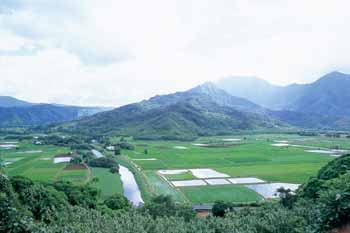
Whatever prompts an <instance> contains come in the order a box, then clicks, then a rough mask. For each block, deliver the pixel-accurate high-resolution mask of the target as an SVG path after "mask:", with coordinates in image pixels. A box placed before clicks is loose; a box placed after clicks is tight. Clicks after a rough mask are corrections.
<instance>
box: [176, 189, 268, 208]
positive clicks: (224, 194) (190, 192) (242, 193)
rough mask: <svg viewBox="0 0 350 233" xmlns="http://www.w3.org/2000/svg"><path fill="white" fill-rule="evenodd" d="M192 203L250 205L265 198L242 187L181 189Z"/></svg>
mask: <svg viewBox="0 0 350 233" xmlns="http://www.w3.org/2000/svg"><path fill="white" fill-rule="evenodd" d="M181 190H182V191H183V192H184V194H185V195H186V196H187V197H188V198H189V199H190V201H191V202H192V203H201V204H203V203H213V202H215V201H217V200H222V201H229V202H240V203H249V202H256V201H260V200H262V199H263V198H262V197H261V196H260V195H259V194H257V193H256V192H254V191H252V190H250V189H247V188H246V187H244V186H241V185H218V186H203V187H185V188H181Z"/></svg>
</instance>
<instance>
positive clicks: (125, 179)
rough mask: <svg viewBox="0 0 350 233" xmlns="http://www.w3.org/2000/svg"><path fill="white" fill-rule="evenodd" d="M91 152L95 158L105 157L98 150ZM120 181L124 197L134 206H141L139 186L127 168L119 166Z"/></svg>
mask: <svg viewBox="0 0 350 233" xmlns="http://www.w3.org/2000/svg"><path fill="white" fill-rule="evenodd" d="M91 152H92V153H93V154H94V155H95V156H96V158H102V157H105V156H104V155H103V154H102V153H101V152H99V151H98V150H91ZM119 174H120V179H121V180H122V183H123V189H124V196H125V197H126V198H127V199H128V200H129V201H130V202H131V203H132V204H133V205H134V206H139V205H140V204H143V203H144V202H143V199H142V197H141V192H140V189H139V186H138V185H137V183H136V180H135V177H134V175H133V174H132V172H131V171H129V169H128V168H126V167H124V166H121V165H120V166H119Z"/></svg>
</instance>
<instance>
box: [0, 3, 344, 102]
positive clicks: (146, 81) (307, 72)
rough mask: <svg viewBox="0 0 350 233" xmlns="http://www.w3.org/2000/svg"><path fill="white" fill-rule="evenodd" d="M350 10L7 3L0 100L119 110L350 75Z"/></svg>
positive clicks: (0, 42)
mask: <svg viewBox="0 0 350 233" xmlns="http://www.w3.org/2000/svg"><path fill="white" fill-rule="evenodd" d="M349 6H350V3H349V2H348V1H345V0H334V1H316V0H309V1H303V0H278V1H277V0H267V1H260V0H219V1H212V0H169V1H161V0H153V1H142V0H130V1H121V0H101V1H93V0H87V1H78V0H61V1H46V0H25V1H24V0H12V1H5V2H4V3H3V4H2V6H1V7H0V12H2V14H0V28H1V31H0V94H12V95H16V96H18V97H22V98H25V99H29V100H32V101H38V102H60V103H66V104H88V105H101V104H103V105H122V104H126V103H130V102H133V101H138V100H140V99H143V98H147V97H150V96H152V95H155V94H162V93H168V92H173V91H178V90H185V89H187V88H190V87H192V86H193V85H196V84H199V83H202V82H205V81H207V80H213V79H217V78H220V77H222V76H226V75H257V76H260V77H262V78H264V79H267V80H269V81H271V82H274V83H278V84H287V83H292V82H309V81H313V80H315V79H316V78H318V77H320V76H321V75H322V74H324V73H326V72H329V71H332V70H335V69H338V70H341V71H345V72H346V71H350V66H349V63H348V61H349V60H350V47H349V46H348V41H349V39H350V32H348V30H347V28H349V26H350V15H349V14H348V12H347V11H348V10H347V9H349ZM28 48H29V49H28ZM33 48H34V49H33ZM31 49H32V50H31ZM1 51H5V52H1ZM9 51H10V52H9ZM11 51H12V52H11ZM28 51H35V52H33V53H30V52H28ZM21 52H22V53H23V54H25V55H26V56H19V55H21Z"/></svg>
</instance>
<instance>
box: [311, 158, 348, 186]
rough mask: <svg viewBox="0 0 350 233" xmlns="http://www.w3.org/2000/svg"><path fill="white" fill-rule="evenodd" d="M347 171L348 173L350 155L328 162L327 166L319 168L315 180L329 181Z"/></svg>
mask: <svg viewBox="0 0 350 233" xmlns="http://www.w3.org/2000/svg"><path fill="white" fill-rule="evenodd" d="M348 171H350V154H347V155H343V156H341V157H338V158H336V159H335V160H332V161H331V162H329V163H328V164H327V165H325V166H324V167H323V168H321V170H320V171H319V173H318V176H317V178H319V179H322V180H330V179H333V178H337V177H339V176H340V175H343V174H345V173H346V172H348Z"/></svg>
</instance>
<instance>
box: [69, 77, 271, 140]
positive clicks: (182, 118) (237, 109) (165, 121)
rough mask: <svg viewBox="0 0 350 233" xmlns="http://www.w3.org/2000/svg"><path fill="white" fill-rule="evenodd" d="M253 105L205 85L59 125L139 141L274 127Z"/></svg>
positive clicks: (183, 137)
mask: <svg viewBox="0 0 350 233" xmlns="http://www.w3.org/2000/svg"><path fill="white" fill-rule="evenodd" d="M259 109H261V107H259V106H258V105H256V104H253V103H251V102H250V101H247V100H244V99H242V98H236V97H233V96H231V95H229V94H227V93H226V92H225V91H223V90H220V89H218V88H216V87H215V86H214V85H213V84H210V83H207V84H204V85H201V86H198V87H195V88H193V89H191V90H188V91H186V92H177V93H174V94H170V95H160V96H155V97H153V98H151V99H149V100H145V101H142V102H140V103H135V104H130V105H126V106H123V107H120V108H117V109H114V110H112V111H108V112H103V113H99V114H96V115H93V116H90V117H86V118H83V119H81V120H78V121H74V122H71V123H68V124H65V125H63V128H65V129H67V130H72V131H79V132H83V133H99V134H112V133H119V134H128V135H132V136H137V137H141V138H163V139H180V138H181V139H187V138H193V137H196V136H199V135H217V134H225V133H226V134H227V133H232V132H237V131H239V130H254V129H261V128H273V127H278V122H276V121H274V120H271V118H269V117H265V116H264V115H261V114H256V113H255V111H256V110H259Z"/></svg>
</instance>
